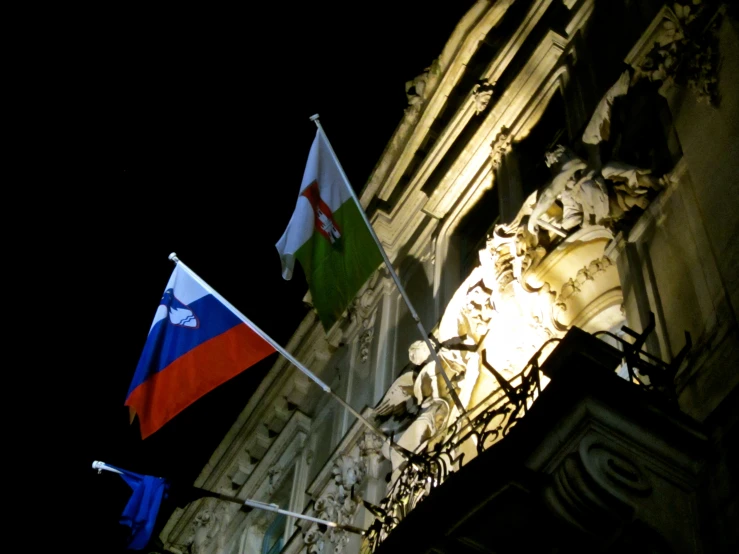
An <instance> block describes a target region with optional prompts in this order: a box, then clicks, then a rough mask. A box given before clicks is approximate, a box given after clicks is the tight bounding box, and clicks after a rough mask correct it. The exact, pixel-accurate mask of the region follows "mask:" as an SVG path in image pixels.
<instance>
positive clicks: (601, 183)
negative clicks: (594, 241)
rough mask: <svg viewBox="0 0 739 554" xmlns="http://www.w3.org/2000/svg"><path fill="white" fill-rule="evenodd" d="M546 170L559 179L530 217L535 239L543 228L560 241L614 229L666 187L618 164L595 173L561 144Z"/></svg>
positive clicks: (646, 174)
mask: <svg viewBox="0 0 739 554" xmlns="http://www.w3.org/2000/svg"><path fill="white" fill-rule="evenodd" d="M591 121H592V120H591ZM546 164H547V166H548V167H549V168H551V169H552V170H553V172H554V173H555V175H554V177H553V178H552V180H551V182H550V183H549V185H548V186H547V187H546V188H545V189H544V190H543V191H542V192H541V194H540V195H539V197H538V199H537V201H536V204H535V205H534V207H533V210H532V213H531V215H530V216H529V220H528V230H529V232H530V233H531V234H532V235H533V234H536V233H538V232H539V226H540V225H541V224H543V225H544V226H545V227H546V228H547V229H549V230H553V231H554V232H557V233H558V234H560V235H562V236H565V235H566V234H567V233H568V232H570V231H572V230H573V229H576V228H580V227H588V226H594V225H598V226H603V227H607V228H610V229H613V228H614V226H615V225H616V224H617V222H619V221H620V220H621V219H623V218H624V216H625V214H626V213H627V212H628V211H629V210H631V209H632V208H634V207H639V208H641V209H644V208H646V206H647V205H648V203H649V200H650V196H651V197H653V196H654V195H655V193H656V192H658V191H660V190H661V189H662V188H663V187H664V180H663V179H657V178H654V177H653V176H652V175H650V170H648V169H642V168H637V167H634V166H632V165H629V164H626V163H623V162H618V161H609V162H608V163H606V164H605V165H604V166H603V167H602V168H600V169H596V168H595V167H594V166H593V165H591V164H589V163H588V162H586V161H585V160H583V159H582V158H580V157H578V156H577V155H575V154H574V152H572V151H571V150H570V149H569V148H567V147H566V146H563V145H561V144H560V145H557V146H556V147H555V148H554V149H553V150H551V151H549V152H547V153H546ZM650 193H651V194H650ZM555 203H556V205H555Z"/></svg>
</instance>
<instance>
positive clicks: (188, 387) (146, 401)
mask: <svg viewBox="0 0 739 554" xmlns="http://www.w3.org/2000/svg"><path fill="white" fill-rule="evenodd" d="M274 351H275V349H274V348H273V347H272V346H271V345H270V344H269V343H268V342H266V341H265V340H264V339H262V338H261V337H260V336H259V335H257V334H256V333H255V332H254V331H253V330H252V329H250V328H249V327H248V326H247V325H246V324H245V323H240V324H239V325H236V326H235V327H232V328H231V329H229V330H228V331H226V332H225V333H221V334H220V335H218V336H217V337H213V338H212V339H210V340H208V341H206V342H204V343H203V344H201V345H199V346H198V347H196V348H193V349H192V350H190V351H189V352H188V353H187V354H185V355H184V356H181V357H179V358H177V359H176V360H175V361H174V362H172V363H171V364H169V365H168V366H167V367H165V368H164V369H163V370H162V371H160V372H158V373H157V374H155V375H153V376H151V377H149V379H147V380H146V381H144V382H143V383H141V384H140V385H139V386H138V387H136V388H135V389H134V391H133V392H132V393H131V394H130V395H129V397H128V398H127V399H126V403H125V405H126V406H132V407H133V408H134V409H135V410H136V413H137V414H138V416H139V424H140V426H141V438H142V439H145V438H146V437H148V436H149V435H151V434H152V433H154V432H155V431H157V430H158V429H159V428H160V427H162V425H164V424H165V423H167V422H168V421H169V420H170V419H172V418H173V417H174V416H176V415H177V414H178V413H180V412H181V411H182V410H184V409H185V408H187V407H188V406H189V405H190V404H192V403H193V402H195V401H196V400H197V399H198V398H200V397H201V396H203V395H205V394H207V393H209V392H210V391H212V390H213V389H214V388H216V387H217V386H219V385H221V384H223V383H225V382H226V381H228V380H229V379H231V378H232V377H235V376H236V375H238V374H239V373H241V372H242V371H244V370H245V369H247V368H248V367H250V366H252V365H254V364H255V363H257V362H259V361H261V360H263V359H264V358H266V357H267V356H269V355H270V354H272V353H273V352H274Z"/></svg>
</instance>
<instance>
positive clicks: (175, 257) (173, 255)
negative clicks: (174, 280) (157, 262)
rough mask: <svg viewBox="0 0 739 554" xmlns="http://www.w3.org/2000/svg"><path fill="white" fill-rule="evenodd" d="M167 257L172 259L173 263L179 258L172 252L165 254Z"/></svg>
mask: <svg viewBox="0 0 739 554" xmlns="http://www.w3.org/2000/svg"><path fill="white" fill-rule="evenodd" d="M167 258H168V259H170V260H172V261H173V262H174V263H178V262H179V261H180V259H179V258H178V257H177V254H175V253H174V252H172V253H171V254H170V255H169V256H167Z"/></svg>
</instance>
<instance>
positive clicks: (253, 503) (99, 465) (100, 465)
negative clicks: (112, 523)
mask: <svg viewBox="0 0 739 554" xmlns="http://www.w3.org/2000/svg"><path fill="white" fill-rule="evenodd" d="M92 469H97V470H98V473H100V472H101V471H110V472H111V473H119V474H122V472H120V471H118V470H117V469H115V468H114V467H110V466H109V465H108V464H106V463H104V462H99V461H94V462H92ZM192 488H193V489H194V490H196V491H199V492H202V493H203V494H204V495H207V496H210V497H212V498H217V499H218V500H223V501H225V502H232V503H234V504H240V505H242V506H249V507H250V508H257V509H258V510H267V511H270V512H277V513H278V514H284V515H286V516H290V517H294V518H297V519H305V520H308V521H313V522H315V523H321V524H323V525H326V526H327V527H334V528H336V529H344V530H345V531H349V532H351V533H356V534H358V535H364V533H365V531H364V529H360V528H359V527H354V526H353V525H344V524H341V523H336V522H335V521H328V520H325V519H320V518H317V517H312V516H306V515H303V514H299V513H297V512H291V511H289V510H283V509H282V508H280V507H279V506H278V505H277V504H267V503H266V502H259V501H257V500H249V499H247V500H239V499H238V498H235V497H233V496H226V495H225V494H220V493H217V492H212V491H209V490H206V489H201V488H199V487H192Z"/></svg>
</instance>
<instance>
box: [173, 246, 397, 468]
mask: <svg viewBox="0 0 739 554" xmlns="http://www.w3.org/2000/svg"><path fill="white" fill-rule="evenodd" d="M169 259H170V260H172V261H173V262H174V263H176V264H178V265H180V266H182V269H184V270H185V271H186V272H187V273H188V274H189V275H190V277H192V278H193V279H195V281H197V282H198V284H199V285H200V286H201V287H203V288H204V289H205V290H207V291H208V292H210V293H211V294H212V295H213V296H215V297H216V298H217V299H218V300H220V301H221V302H222V303H223V304H224V305H225V306H226V307H227V308H228V309H229V310H231V312H233V314H234V315H235V316H236V317H238V318H239V319H240V320H241V321H243V322H244V323H246V324H247V325H248V326H249V327H250V328H251V330H252V331H254V332H255V333H256V334H257V335H259V336H260V337H262V338H263V339H264V340H265V341H267V342H268V343H269V344H271V345H272V347H273V348H274V349H275V350H277V351H278V352H279V353H280V354H282V355H283V356H285V358H287V359H288V361H289V362H290V363H292V364H293V365H294V366H295V367H297V368H298V369H299V370H300V371H302V372H303V373H304V374H305V375H307V376H308V377H309V378H310V379H311V380H313V382H314V383H316V384H317V385H318V386H319V387H321V388H322V389H323V390H324V392H327V393H328V394H330V395H331V396H332V397H333V398H334V399H335V400H336V401H337V402H339V404H341V405H342V406H344V408H346V409H347V410H349V412H350V413H352V414H353V415H354V416H355V417H356V418H357V419H358V420H359V421H361V422H362V423H363V424H364V425H365V426H366V427H368V428H369V429H370V430H371V431H372V432H373V433H375V434H376V435H377V436H378V437H380V438H381V439H383V440H390V445H391V446H392V448H393V449H395V450H396V451H397V452H398V453H399V454H400V455H401V456H403V457H404V458H405V459H406V460H407V459H408V452H406V451H405V449H403V448H402V447H400V446H399V445H397V444H395V443H394V442H393V441H392V440H391V439H390V437H388V436H387V435H385V433H383V432H382V431H380V430H379V429H378V428H377V427H375V426H374V425H372V424H371V423H370V422H369V421H367V420H366V419H365V418H364V417H362V415H361V414H360V413H359V412H357V411H356V410H355V409H354V408H352V407H351V406H350V405H349V404H348V403H347V402H346V401H345V400H344V399H343V398H341V397H340V396H338V395H337V394H336V393H335V392H334V391H332V390H331V388H330V387H329V386H328V385H327V384H326V383H324V382H323V381H321V380H320V379H319V378H318V377H316V376H315V375H314V374H313V373H312V372H311V371H310V370H309V369H308V368H307V367H305V366H304V365H303V364H301V363H300V362H299V361H298V360H296V359H295V357H294V356H293V355H292V354H290V352H288V351H287V350H285V349H284V348H283V347H282V346H280V345H279V344H278V343H277V342H275V341H274V340H272V337H270V336H269V335H268V334H266V333H265V332H264V331H262V330H261V329H260V328H259V327H257V326H256V325H254V323H252V322H251V320H249V318H248V317H246V316H245V315H244V314H242V313H241V312H240V311H239V310H237V309H236V307H234V305H233V304H231V303H230V302H229V301H228V300H226V299H225V298H223V296H221V295H220V294H218V292H216V291H215V290H214V289H213V287H211V286H210V285H209V284H208V283H206V282H205V281H203V280H202V279H201V278H200V276H199V275H197V274H196V273H195V272H194V271H193V270H192V269H190V268H189V267H187V266H186V265H185V264H184V263H182V261H180V259H179V258H178V257H177V254H175V253H174V252H172V253H171V254H170V255H169Z"/></svg>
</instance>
